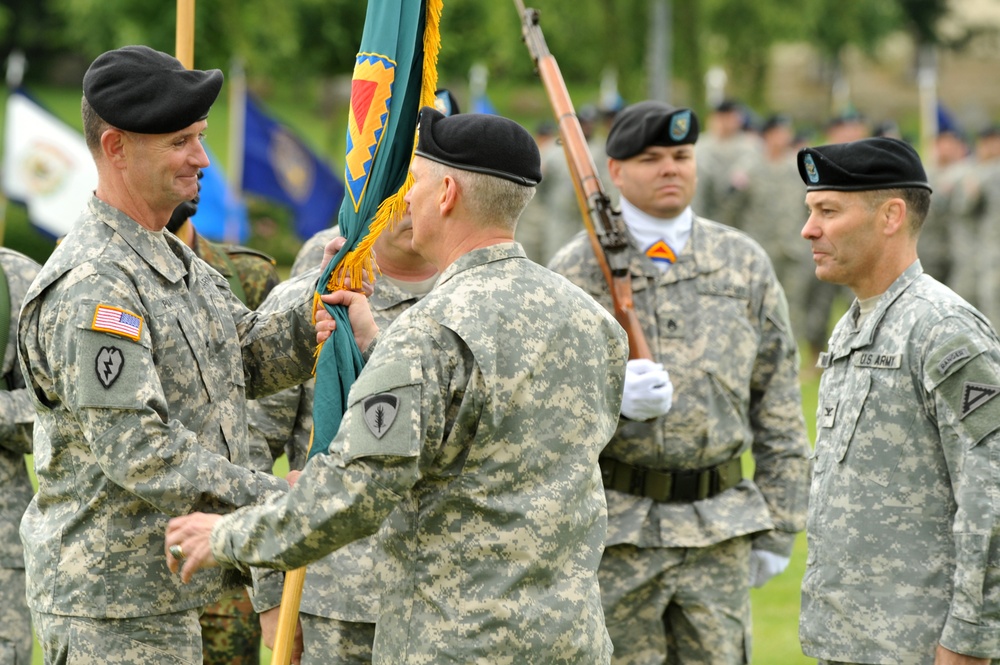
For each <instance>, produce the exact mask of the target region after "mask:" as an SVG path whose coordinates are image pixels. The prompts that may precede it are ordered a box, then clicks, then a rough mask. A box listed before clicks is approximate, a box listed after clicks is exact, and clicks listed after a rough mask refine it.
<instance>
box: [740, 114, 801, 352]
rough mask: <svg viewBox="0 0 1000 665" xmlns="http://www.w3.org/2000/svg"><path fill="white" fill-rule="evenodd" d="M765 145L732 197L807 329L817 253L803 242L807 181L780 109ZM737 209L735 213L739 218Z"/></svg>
mask: <svg viewBox="0 0 1000 665" xmlns="http://www.w3.org/2000/svg"><path fill="white" fill-rule="evenodd" d="M760 133H761V139H762V141H763V150H762V151H761V153H760V155H759V157H758V158H757V159H756V160H755V161H754V162H753V163H752V164H751V165H750V166H749V168H747V181H746V185H745V186H744V187H743V188H742V189H740V190H738V191H737V192H736V193H735V194H734V195H733V197H732V203H733V204H734V205H735V207H736V209H737V210H738V211H739V213H738V216H739V217H740V218H741V219H742V228H743V230H744V231H746V232H747V233H748V234H749V235H750V236H751V237H752V238H753V239H754V240H756V241H757V242H759V243H760V244H761V246H762V247H763V248H764V251H766V252H767V255H768V257H770V259H771V263H772V264H773V265H774V272H775V274H776V275H777V276H778V281H779V282H780V283H781V286H782V288H783V289H784V291H785V297H786V299H787V300H788V313H789V318H790V319H791V323H792V331H793V332H794V333H795V334H796V335H801V334H802V333H803V332H804V331H805V321H806V311H807V310H808V308H809V303H808V302H807V301H806V293H807V289H808V286H809V283H810V282H812V281H814V280H815V279H816V278H815V277H814V276H813V274H812V257H811V255H810V254H809V248H808V247H805V246H803V243H802V239H801V238H800V237H799V231H801V230H802V221H803V216H804V215H803V208H802V184H801V183H800V182H799V178H798V173H799V172H798V167H797V166H796V164H795V152H794V151H793V150H792V139H793V138H794V136H795V134H794V131H793V127H792V121H791V119H790V118H789V117H788V116H785V115H774V116H772V117H770V118H768V119H767V121H765V123H764V126H763V127H762V128H761V132H760ZM736 216H737V214H735V213H734V214H733V216H732V218H735V217H736Z"/></svg>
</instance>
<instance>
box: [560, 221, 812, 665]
mask: <svg viewBox="0 0 1000 665" xmlns="http://www.w3.org/2000/svg"><path fill="white" fill-rule="evenodd" d="M627 222H628V219H627V218H626V223H627ZM549 267H550V268H551V269H553V270H555V271H556V272H558V273H560V274H563V275H565V276H567V277H568V278H569V280H570V281H571V282H573V283H575V284H577V285H578V286H580V287H581V288H583V290H584V291H586V292H587V293H589V294H590V295H591V296H593V297H594V298H596V299H597V301H598V302H600V303H601V304H602V305H604V307H605V308H607V309H608V310H609V311H610V310H611V308H612V302H611V297H610V295H609V293H608V287H607V283H606V282H605V280H604V276H603V274H602V272H601V270H600V268H599V267H598V264H597V261H596V260H595V258H594V253H593V250H592V249H591V246H590V242H589V239H588V238H587V237H586V236H583V235H581V236H578V237H577V238H575V239H574V240H573V241H572V242H571V243H570V244H569V245H567V246H566V247H565V248H564V249H563V250H562V251H561V252H560V253H559V254H557V255H556V256H555V257H554V258H553V260H552V262H551V264H550V266H549ZM629 268H630V271H631V274H632V289H633V299H634V303H635V310H636V314H637V316H638V319H639V322H640V323H641V325H642V330H643V332H644V334H645V337H646V339H647V340H648V342H649V346H650V348H651V349H652V351H653V355H654V359H655V360H656V361H657V362H660V363H663V366H664V368H665V369H667V371H668V372H669V373H670V378H671V382H672V383H673V386H674V401H673V407H672V408H671V410H670V412H669V413H668V414H667V415H666V416H664V417H661V418H657V419H655V420H651V421H646V422H636V421H631V420H628V419H627V418H622V419H621V422H620V423H619V426H618V431H617V432H616V434H615V436H614V437H613V438H612V440H611V442H610V443H609V444H608V447H607V448H606V449H605V450H604V452H603V453H602V455H601V466H602V469H603V471H604V484H605V489H606V492H607V500H608V539H607V543H606V550H605V553H604V558H603V559H602V561H601V569H600V580H601V593H602V598H603V600H604V611H605V615H606V617H607V625H608V631H609V632H610V634H611V639H612V642H613V643H614V645H615V655H614V662H615V663H625V664H628V665H635V664H640V663H663V662H664V655H665V654H666V658H667V660H666V662H668V663H685V664H686V665H690V664H697V663H705V664H706V665H707V664H711V665H719V664H721V663H749V662H750V646H751V645H750V606H749V585H750V549H751V538H752V539H753V540H752V547H753V548H759V549H762V550H768V551H771V552H774V553H777V554H780V555H783V556H789V555H790V554H791V551H792V546H793V543H794V539H795V534H796V532H798V531H801V530H802V528H803V527H804V525H805V508H806V506H805V502H806V490H807V483H808V474H809V465H808V461H807V451H808V444H807V440H806V433H805V425H804V420H803V417H802V407H801V403H800V395H799V385H798V351H797V348H796V345H795V342H794V341H793V340H792V337H791V334H790V331H789V323H788V312H787V306H786V304H785V296H784V294H783V292H782V290H781V286H780V285H779V284H778V281H777V279H776V278H775V276H774V271H773V269H772V267H771V263H770V261H769V260H768V258H767V255H766V254H765V253H764V250H763V249H762V248H761V247H760V246H759V245H758V244H757V243H756V242H754V241H753V240H751V239H750V238H749V237H747V236H746V235H745V234H744V233H742V232H740V231H737V230H734V229H731V228H728V227H726V226H724V225H721V224H717V223H715V222H711V221H708V220H706V219H703V218H700V217H695V218H694V222H693V228H692V231H691V238H690V240H689V241H688V243H687V244H686V245H685V247H684V249H683V250H682V251H681V253H680V255H679V256H678V258H677V262H676V263H675V264H674V265H673V266H671V267H670V269H669V270H668V271H666V272H662V271H661V270H660V269H659V268H658V267H656V266H655V265H654V264H653V262H652V261H651V260H650V259H649V258H648V257H646V256H645V255H644V254H642V253H641V252H639V251H638V250H637V249H635V248H634V247H633V249H632V250H631V257H630V264H629ZM747 451H752V453H753V456H754V459H755V461H756V471H755V474H754V477H753V479H750V478H745V479H744V478H742V472H741V468H740V458H741V456H742V455H743V454H744V453H745V452H747ZM689 607H691V608H694V607H700V608H701V609H700V610H696V609H690V610H689V609H688V608H689ZM687 626H690V628H689V629H686V628H685V627H687Z"/></svg>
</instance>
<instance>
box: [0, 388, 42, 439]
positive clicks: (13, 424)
mask: <svg viewBox="0 0 1000 665" xmlns="http://www.w3.org/2000/svg"><path fill="white" fill-rule="evenodd" d="M34 422H35V406H34V404H33V403H32V401H31V394H30V393H29V392H28V391H27V390H26V389H24V388H20V389H18V390H0V447H3V448H6V449H7V450H10V451H11V452H15V453H18V454H22V455H29V454H31V430H32V424H33V423H34Z"/></svg>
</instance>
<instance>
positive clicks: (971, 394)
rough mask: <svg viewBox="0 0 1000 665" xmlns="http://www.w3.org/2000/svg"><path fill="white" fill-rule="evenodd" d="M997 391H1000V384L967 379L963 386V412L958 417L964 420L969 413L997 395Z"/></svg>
mask: <svg viewBox="0 0 1000 665" xmlns="http://www.w3.org/2000/svg"><path fill="white" fill-rule="evenodd" d="M997 393H1000V386H990V385H986V384H983V383H972V382H971V381H966V383H965V385H964V386H963V387H962V413H961V415H960V416H959V417H958V419H959V420H963V419H964V418H965V417H966V416H967V415H969V414H970V413H972V412H973V411H975V410H976V409H978V408H979V407H981V406H982V405H983V404H986V402H988V401H990V400H991V399H993V398H994V397H996V396H997Z"/></svg>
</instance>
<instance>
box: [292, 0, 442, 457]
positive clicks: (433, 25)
mask: <svg viewBox="0 0 1000 665" xmlns="http://www.w3.org/2000/svg"><path fill="white" fill-rule="evenodd" d="M441 8H442V2H441V0H380V1H379V2H374V1H370V2H369V3H368V8H367V13H366V15H365V27H364V32H363V34H362V37H361V46H360V48H359V49H358V55H357V58H356V60H355V65H354V75H353V77H352V80H351V101H350V109H349V112H348V120H347V154H346V157H345V160H344V162H345V170H344V179H345V183H346V185H347V198H345V200H344V204H343V206H342V207H341V209H340V215H339V217H338V223H339V225H340V232H341V234H342V235H343V236H344V237H345V238H346V239H347V242H346V243H345V244H344V247H343V249H342V250H341V251H340V252H339V253H338V254H337V256H335V257H334V258H333V260H331V261H330V265H329V266H327V270H326V273H325V274H324V275H323V277H322V278H321V279H320V282H319V283H320V285H321V286H320V287H318V288H320V289H322V293H328V292H330V291H332V290H335V289H337V288H341V287H340V284H341V283H343V282H346V283H347V284H349V285H350V286H351V287H352V288H358V287H360V286H361V275H362V270H363V269H367V270H368V272H369V274H370V275H372V276H374V275H375V274H376V269H375V265H374V261H373V253H372V244H373V243H374V242H375V238H376V237H377V236H378V234H379V233H380V232H381V231H382V229H384V228H385V227H386V226H387V225H388V224H392V223H395V222H396V221H397V220H398V219H399V218H400V217H402V214H403V212H404V211H405V209H406V204H405V203H404V202H403V196H404V195H405V193H406V192H407V191H408V189H409V187H410V186H411V184H412V179H411V178H410V177H409V168H410V160H411V159H412V158H413V147H414V146H413V144H414V138H415V136H416V129H417V116H418V114H419V112H420V108H421V107H423V106H433V105H434V98H435V94H434V93H435V90H436V88H437V56H438V51H439V50H440V46H441V36H440V21H441ZM318 295H319V294H318ZM327 309H328V311H330V312H331V314H332V315H333V316H334V318H335V319H336V321H337V329H336V330H335V331H334V334H333V336H331V337H330V340H329V341H330V342H331V343H329V344H323V345H322V346H321V347H320V350H319V358H318V359H317V362H316V370H315V373H316V391H315V401H314V404H313V440H312V446H311V448H310V451H309V455H310V457H312V456H313V455H316V454H319V453H322V452H326V450H327V448H328V447H329V445H330V442H331V441H332V440H333V437H334V435H336V433H337V430H338V429H339V427H340V421H341V418H342V417H343V414H344V410H345V409H346V405H347V393H348V391H349V390H350V387H351V385H352V384H353V383H354V380H355V378H357V375H358V374H359V373H360V372H361V368H362V366H363V362H362V359H361V352H360V351H359V350H358V347H357V346H356V345H355V344H354V340H353V333H352V332H351V327H350V321H349V320H348V317H347V311H346V309H345V308H343V307H327Z"/></svg>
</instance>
